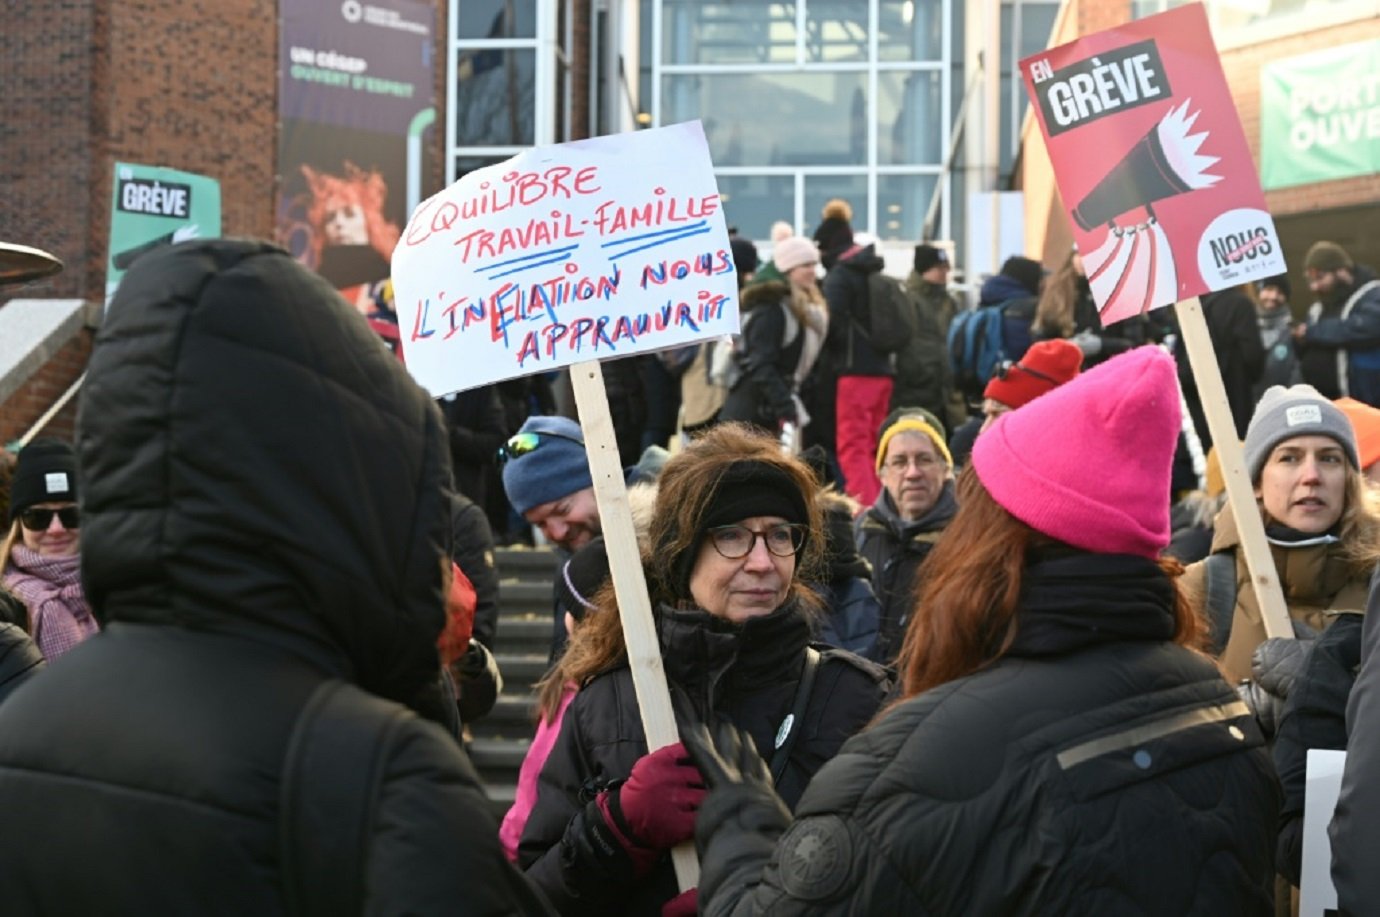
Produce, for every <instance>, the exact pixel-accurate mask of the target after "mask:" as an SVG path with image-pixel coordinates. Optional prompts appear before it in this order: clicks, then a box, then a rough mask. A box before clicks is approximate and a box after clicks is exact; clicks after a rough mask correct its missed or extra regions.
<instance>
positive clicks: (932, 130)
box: [877, 70, 944, 165]
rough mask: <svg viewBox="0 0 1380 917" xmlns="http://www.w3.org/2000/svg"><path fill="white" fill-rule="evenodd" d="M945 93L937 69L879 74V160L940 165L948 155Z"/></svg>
mask: <svg viewBox="0 0 1380 917" xmlns="http://www.w3.org/2000/svg"><path fill="white" fill-rule="evenodd" d="M942 90H943V86H942V82H941V80H940V73H939V71H937V70H912V71H905V72H898V71H892V72H887V71H882V72H881V73H879V74H877V161H878V162H880V163H883V164H886V165H938V164H939V162H940V159H941V158H942V157H943V155H944V117H943V116H944V111H943V99H942V97H941V95H940V93H941V92H942Z"/></svg>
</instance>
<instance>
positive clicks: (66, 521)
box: [19, 506, 81, 532]
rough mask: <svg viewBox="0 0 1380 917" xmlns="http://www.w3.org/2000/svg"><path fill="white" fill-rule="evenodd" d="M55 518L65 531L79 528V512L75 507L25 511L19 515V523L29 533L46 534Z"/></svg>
mask: <svg viewBox="0 0 1380 917" xmlns="http://www.w3.org/2000/svg"><path fill="white" fill-rule="evenodd" d="M54 516H57V517H58V519H59V520H60V521H61V522H62V527H63V528H65V529H76V528H81V512H80V511H79V510H78V509H77V508H76V507H75V506H64V507H63V508H62V509H26V510H24V512H22V513H20V514H19V522H20V524H21V525H23V526H24V528H26V529H28V530H29V531H31V532H46V531H48V526H50V525H52V524H53V517H54Z"/></svg>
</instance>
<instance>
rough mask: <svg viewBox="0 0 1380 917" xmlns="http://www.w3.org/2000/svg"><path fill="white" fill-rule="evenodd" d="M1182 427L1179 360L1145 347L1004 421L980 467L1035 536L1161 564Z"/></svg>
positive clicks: (980, 444)
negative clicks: (1176, 364) (1176, 368)
mask: <svg viewBox="0 0 1380 917" xmlns="http://www.w3.org/2000/svg"><path fill="white" fill-rule="evenodd" d="M1179 422H1180V414H1179V388H1178V379H1177V378H1176V376H1175V372H1174V359H1173V358H1172V357H1171V356H1169V354H1167V353H1165V352H1164V351H1163V350H1161V349H1160V348H1159V347H1137V348H1136V349H1135V350H1130V351H1127V352H1126V353H1124V354H1121V355H1120V356H1116V357H1113V358H1111V359H1110V360H1108V361H1107V362H1105V363H1103V364H1101V365H1099V366H1096V367H1093V368H1092V369H1090V370H1088V371H1087V372H1086V373H1084V374H1083V375H1082V376H1080V377H1079V378H1077V379H1075V380H1074V381H1072V382H1070V383H1069V384H1068V385H1062V386H1060V387H1059V388H1057V389H1055V390H1054V391H1053V392H1050V393H1049V394H1048V395H1046V396H1045V397H1043V398H1038V399H1036V400H1035V401H1033V402H1031V403H1030V404H1028V405H1026V406H1025V407H1023V408H1021V409H1020V410H1019V411H1011V412H1009V413H1007V414H1003V415H1002V416H1001V417H999V418H997V421H996V423H994V424H993V425H992V427H991V428H990V429H988V430H987V431H986V432H985V433H983V434H982V435H981V436H979V437H978V438H977V442H976V443H974V444H973V457H972V462H973V469H974V470H975V471H976V472H977V476H978V478H979V479H981V481H982V483H983V486H984V487H986V488H987V492H988V493H990V494H991V495H992V498H993V499H995V500H996V501H997V502H998V503H999V504H1001V505H1002V507H1004V508H1005V509H1006V511H1007V512H1009V513H1010V514H1011V515H1013V516H1015V517H1016V518H1017V519H1019V520H1021V521H1022V522H1024V523H1025V524H1026V525H1028V526H1030V527H1031V528H1033V529H1035V530H1036V531H1039V532H1043V533H1044V534H1046V535H1048V536H1050V537H1051V538H1056V539H1058V540H1059V541H1062V542H1064V543H1066V544H1071V545H1073V546H1074V547H1077V548H1082V549H1083V550H1085V551H1093V552H1095V553H1098V554H1136V555H1139V556H1141V557H1148V558H1151V559H1154V558H1156V557H1158V556H1159V553H1160V551H1162V550H1163V549H1164V546H1165V545H1166V544H1168V543H1169V470H1170V466H1171V465H1172V463H1173V459H1174V446H1175V444H1176V443H1177V441H1178V437H1179Z"/></svg>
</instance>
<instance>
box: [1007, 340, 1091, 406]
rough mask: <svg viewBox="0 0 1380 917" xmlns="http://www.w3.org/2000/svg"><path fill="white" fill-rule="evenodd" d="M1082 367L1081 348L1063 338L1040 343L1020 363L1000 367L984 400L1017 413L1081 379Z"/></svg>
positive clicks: (1028, 351) (1034, 345) (1027, 352)
mask: <svg viewBox="0 0 1380 917" xmlns="http://www.w3.org/2000/svg"><path fill="white" fill-rule="evenodd" d="M1082 365H1083V351H1081V350H1079V349H1078V345H1077V344H1074V343H1071V342H1069V341H1066V340H1064V339H1063V338H1055V339H1054V340H1052V341H1040V342H1039V343H1038V344H1032V345H1031V346H1030V349H1029V350H1027V351H1026V352H1025V356H1023V357H1021V358H1020V360H1019V361H1018V362H1016V363H1012V364H1010V365H1009V366H1008V365H1005V364H1003V365H1000V366H998V367H997V371H996V374H995V375H993V376H992V381H990V382H988V383H987V388H986V389H984V390H983V392H982V397H984V398H991V399H992V400H993V401H1000V402H1001V403H1002V404H1004V405H1006V406H1007V407H1009V408H1012V409H1015V408H1018V407H1020V406H1021V405H1023V404H1026V403H1027V402H1030V401H1034V400H1035V399H1036V398H1039V397H1040V396H1041V395H1043V394H1044V393H1045V392H1049V391H1053V390H1054V389H1055V388H1057V387H1059V386H1061V385H1063V384H1064V383H1065V382H1067V381H1069V380H1070V379H1072V378H1073V377H1074V376H1076V375H1078V369H1079V367H1081V366H1082Z"/></svg>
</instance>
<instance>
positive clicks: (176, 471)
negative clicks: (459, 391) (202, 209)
mask: <svg viewBox="0 0 1380 917" xmlns="http://www.w3.org/2000/svg"><path fill="white" fill-rule="evenodd" d="M78 430H79V432H78V437H77V452H78V458H79V464H80V468H81V475H82V482H83V484H84V485H85V488H86V490H85V492H84V494H83V496H82V513H83V516H82V573H83V580H84V584H85V587H86V593H87V596H88V597H89V598H90V601H91V605H92V607H93V609H94V610H95V613H96V616H97V618H98V619H100V620H101V621H102V623H109V622H112V621H115V622H119V621H128V622H140V623H145V624H155V625H167V626H176V627H184V628H189V629H194V630H201V631H213V632H223V633H227V634H231V635H235V636H239V637H243V638H245V639H248V640H254V641H257V642H261V643H269V644H273V645H275V646H278V647H283V648H286V649H288V650H290V651H292V652H294V653H297V654H299V655H301V656H304V657H305V658H307V659H308V660H309V661H311V662H312V663H314V664H316V665H318V666H319V667H320V668H322V670H323V671H325V672H327V673H329V674H332V675H335V676H338V677H341V678H345V679H347V680H350V681H353V682H355V683H356V684H358V685H360V686H361V687H363V688H365V689H366V690H369V691H372V692H374V693H376V694H379V695H382V696H384V697H388V698H391V699H394V700H399V701H403V702H407V701H409V700H411V699H412V698H413V696H414V695H415V694H416V692H417V691H418V689H419V688H420V687H421V686H422V685H423V684H426V683H428V682H429V681H433V680H434V679H435V677H436V673H437V655H436V638H437V635H438V634H439V633H440V630H441V626H442V623H443V617H444V612H443V607H444V606H443V599H442V593H441V558H442V556H448V555H447V551H448V541H449V523H450V516H449V503H448V492H449V488H450V467H449V455H448V451H447V445H446V439H445V436H444V434H443V432H442V424H441V417H440V414H439V413H438V411H437V409H436V408H435V406H434V405H433V404H432V401H431V399H430V398H429V397H427V395H426V393H425V392H423V391H422V389H421V388H419V387H418V386H417V385H416V383H414V382H413V381H412V379H411V378H410V377H409V376H408V375H407V372H406V371H405V370H404V369H403V368H402V366H401V365H400V364H399V363H398V361H397V360H396V359H394V358H393V357H392V356H391V355H390V354H389V353H388V351H387V350H385V348H384V347H383V346H382V344H381V343H380V341H379V339H378V337H377V335H375V334H374V333H373V332H371V331H370V330H369V327H368V325H367V324H366V323H365V321H364V319H363V318H362V317H361V316H360V315H359V314H357V313H356V312H355V311H354V310H353V309H351V308H350V307H349V305H348V304H347V303H346V302H345V301H344V300H343V299H341V298H340V296H339V295H338V294H337V293H336V292H335V290H333V289H332V288H331V287H330V285H329V284H327V283H326V281H324V280H323V279H321V278H320V277H318V276H316V275H315V274H313V273H311V272H310V271H308V270H307V269H306V268H304V267H302V266H301V265H300V264H298V263H297V262H296V261H294V260H293V259H292V258H291V257H290V256H289V255H288V254H287V253H286V252H284V251H282V250H281V249H278V248H276V247H274V246H272V245H269V244H267V243H259V242H249V241H231V240H210V241H199V242H191V243H187V244H184V245H177V246H172V247H170V248H167V249H164V250H162V251H159V252H156V253H153V254H150V255H148V256H146V257H144V258H142V259H140V260H139V261H138V263H137V264H136V265H135V266H134V268H133V269H132V270H131V271H130V272H129V274H128V275H126V277H125V278H124V281H123V283H122V284H121V285H120V289H119V292H118V294H117V295H116V296H115V298H114V300H113V302H112V303H111V304H110V308H109V310H108V311H107V314H106V318H105V322H104V324H103V325H102V327H101V329H100V332H99V333H98V334H97V336H96V345H95V350H94V352H93V354H92V357H91V363H90V366H89V368H88V370H87V377H86V383H85V385H84V386H83V389H82V398H81V406H80V414H79V419H78Z"/></svg>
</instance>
